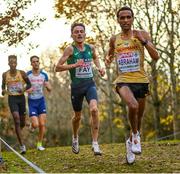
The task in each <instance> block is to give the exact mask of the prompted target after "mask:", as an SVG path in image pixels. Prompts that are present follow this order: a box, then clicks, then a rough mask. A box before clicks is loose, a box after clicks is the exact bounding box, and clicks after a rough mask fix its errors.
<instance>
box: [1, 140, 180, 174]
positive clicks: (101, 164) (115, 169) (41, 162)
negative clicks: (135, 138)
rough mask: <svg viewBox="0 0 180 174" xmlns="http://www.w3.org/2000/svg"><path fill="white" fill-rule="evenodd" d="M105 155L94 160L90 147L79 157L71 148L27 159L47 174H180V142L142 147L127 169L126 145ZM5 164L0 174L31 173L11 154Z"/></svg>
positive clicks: (105, 148) (104, 148)
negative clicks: (3, 173) (139, 153)
mask: <svg viewBox="0 0 180 174" xmlns="http://www.w3.org/2000/svg"><path fill="white" fill-rule="evenodd" d="M100 147H101V149H102V151H103V155H102V156H94V155H93V153H92V151H91V146H90V145H83V146H80V153H79V154H78V155H76V154H73V153H72V152H71V147H69V146H68V147H67V146H66V147H54V148H46V150H45V151H43V152H39V151H37V150H36V149H32V150H28V152H27V154H26V155H24V156H25V158H27V159H28V160H30V161H31V162H33V163H35V164H36V165H37V166H38V167H40V168H41V169H43V170H44V171H45V172H47V173H180V141H172V142H167V141H166V142H158V143H153V142H148V143H142V150H143V151H142V154H141V156H136V162H135V163H134V164H133V165H127V164H126V160H125V145H124V144H103V145H101V146H100ZM3 158H4V160H5V163H4V164H3V165H2V166H1V167H0V172H1V173H2V172H6V173H32V172H35V171H34V170H33V169H32V168H31V167H29V166H28V165H27V164H26V163H24V162H23V161H22V160H21V159H20V158H19V157H17V156H16V155H15V154H13V153H12V152H7V151H4V152H3Z"/></svg>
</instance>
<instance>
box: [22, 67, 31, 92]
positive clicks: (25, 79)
mask: <svg viewBox="0 0 180 174" xmlns="http://www.w3.org/2000/svg"><path fill="white" fill-rule="evenodd" d="M20 73H21V75H22V78H23V80H24V81H25V82H26V92H30V91H31V90H32V89H31V82H30V80H29V78H28V76H27V75H26V73H25V72H24V71H22V70H20Z"/></svg>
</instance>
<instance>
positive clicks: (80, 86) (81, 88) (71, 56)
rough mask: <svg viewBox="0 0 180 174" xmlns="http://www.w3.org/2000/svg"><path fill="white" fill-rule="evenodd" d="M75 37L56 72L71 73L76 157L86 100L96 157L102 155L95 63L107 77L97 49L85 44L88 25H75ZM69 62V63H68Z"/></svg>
mask: <svg viewBox="0 0 180 174" xmlns="http://www.w3.org/2000/svg"><path fill="white" fill-rule="evenodd" d="M71 36H72V38H73V40H74V42H73V43H72V45H70V46H68V47H67V48H66V49H65V50H64V53H63V55H62V57H61V58H60V60H59V62H58V64H57V66H56V68H55V70H56V72H60V71H66V70H69V72H70V76H71V81H72V83H71V101H72V106H73V109H74V116H73V118H72V127H73V137H72V151H73V152H74V153H76V154H78V153H79V139H78V138H79V137H78V131H79V126H80V120H81V115H82V103H83V99H84V97H86V100H87V102H88V104H89V110H90V114H91V132H92V149H93V151H94V154H95V155H101V150H100V148H99V145H98V132H99V117H98V106H97V105H98V99H97V91H96V85H95V82H94V80H93V69H92V63H93V62H94V64H95V65H96V67H97V69H98V71H99V73H100V75H101V76H103V75H104V74H105V71H104V69H103V68H101V67H100V63H99V59H98V57H97V55H96V51H95V48H94V46H92V45H89V44H85V43H84V40H85V36H86V34H85V26H84V24H82V23H74V24H73V25H72V26H71ZM66 61H67V64H64V63H65V62H66Z"/></svg>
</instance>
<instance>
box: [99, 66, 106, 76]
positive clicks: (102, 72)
mask: <svg viewBox="0 0 180 174" xmlns="http://www.w3.org/2000/svg"><path fill="white" fill-rule="evenodd" d="M98 71H99V73H100V75H101V76H102V77H103V76H104V75H105V70H104V68H99V69H98Z"/></svg>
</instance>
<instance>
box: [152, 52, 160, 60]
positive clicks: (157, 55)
mask: <svg viewBox="0 0 180 174" xmlns="http://www.w3.org/2000/svg"><path fill="white" fill-rule="evenodd" d="M153 59H154V60H155V61H157V60H158V59H159V54H158V53H157V54H156V55H154V56H153Z"/></svg>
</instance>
